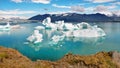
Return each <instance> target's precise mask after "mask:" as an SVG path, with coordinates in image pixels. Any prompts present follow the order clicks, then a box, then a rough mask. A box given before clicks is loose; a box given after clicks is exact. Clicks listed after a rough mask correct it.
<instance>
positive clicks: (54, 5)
mask: <svg viewBox="0 0 120 68" xmlns="http://www.w3.org/2000/svg"><path fill="white" fill-rule="evenodd" d="M52 6H53V7H57V8H71V7H70V6H60V5H57V4H52Z"/></svg>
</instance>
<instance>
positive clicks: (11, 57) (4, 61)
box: [0, 47, 120, 68]
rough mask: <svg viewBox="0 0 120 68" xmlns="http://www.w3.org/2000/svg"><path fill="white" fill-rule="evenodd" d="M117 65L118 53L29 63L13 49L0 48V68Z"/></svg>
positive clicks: (99, 67) (104, 67)
mask: <svg viewBox="0 0 120 68" xmlns="http://www.w3.org/2000/svg"><path fill="white" fill-rule="evenodd" d="M119 65H120V53H118V52H99V53H97V54H95V55H90V56H80V55H73V54H67V55H65V56H64V57H63V58H62V59H60V60H58V61H55V62H51V61H45V60H38V61H31V60H29V59H28V58H27V57H25V56H23V55H21V54H20V53H19V52H18V51H16V50H14V49H10V48H4V47H0V68H120V67H119Z"/></svg>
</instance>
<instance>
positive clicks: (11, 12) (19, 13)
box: [0, 9, 36, 18]
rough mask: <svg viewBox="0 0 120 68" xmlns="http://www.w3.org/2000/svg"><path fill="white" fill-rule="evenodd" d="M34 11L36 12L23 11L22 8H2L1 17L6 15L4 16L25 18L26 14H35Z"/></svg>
mask: <svg viewBox="0 0 120 68" xmlns="http://www.w3.org/2000/svg"><path fill="white" fill-rule="evenodd" d="M34 13H36V11H21V10H18V9H15V10H6V11H4V10H0V17H4V18H10V17H20V18H25V16H24V15H27V14H34ZM26 18H27V17H26Z"/></svg>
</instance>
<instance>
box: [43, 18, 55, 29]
mask: <svg viewBox="0 0 120 68" xmlns="http://www.w3.org/2000/svg"><path fill="white" fill-rule="evenodd" d="M42 24H43V25H45V28H46V29H56V24H54V23H51V18H50V17H47V18H46V19H44V20H43V22H42Z"/></svg>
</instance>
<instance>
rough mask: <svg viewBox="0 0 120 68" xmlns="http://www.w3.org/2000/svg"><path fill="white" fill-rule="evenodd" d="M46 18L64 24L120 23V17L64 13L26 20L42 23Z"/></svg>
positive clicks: (37, 16) (38, 16)
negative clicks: (63, 22) (60, 21)
mask: <svg viewBox="0 0 120 68" xmlns="http://www.w3.org/2000/svg"><path fill="white" fill-rule="evenodd" d="M46 17H51V20H52V22H55V21H58V20H64V21H65V22H106V21H107V22H114V21H115V22H116V21H118V22H119V21H120V17H117V16H106V15H104V14H100V13H96V14H77V13H64V14H43V15H40V14H39V15H36V16H33V17H31V18H29V19H28V20H39V21H43V20H44V19H45V18H46Z"/></svg>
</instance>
